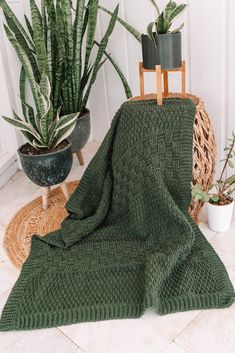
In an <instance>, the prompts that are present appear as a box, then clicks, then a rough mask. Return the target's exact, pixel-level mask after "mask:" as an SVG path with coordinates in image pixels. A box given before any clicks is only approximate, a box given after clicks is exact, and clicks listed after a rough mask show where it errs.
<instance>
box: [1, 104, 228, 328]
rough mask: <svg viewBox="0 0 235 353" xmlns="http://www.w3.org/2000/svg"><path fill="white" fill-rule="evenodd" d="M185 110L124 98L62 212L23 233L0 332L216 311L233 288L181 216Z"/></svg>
mask: <svg viewBox="0 0 235 353" xmlns="http://www.w3.org/2000/svg"><path fill="white" fill-rule="evenodd" d="M194 116H195V106H194V104H193V103H192V101H191V100H186V99H185V100H182V99H166V100H165V102H164V105H163V106H161V107H159V106H157V105H156V102H155V101H133V102H126V103H124V104H123V105H122V106H121V108H120V109H119V111H118V112H117V114H116V116H115V117H114V119H113V121H112V125H111V128H110V130H109V132H108V133H107V135H106V137H105V139H104V141H103V143H102V145H101V147H100V148H99V150H98V152H97V153H96V155H95V157H94V158H93V160H92V161H91V163H90V164H89V166H88V168H87V169H86V171H85V174H84V176H83V178H82V180H81V182H80V184H79V187H78V188H77V189H76V191H75V192H74V194H73V195H72V196H71V198H70V200H69V201H68V203H67V205H66V208H67V210H68V211H69V216H68V217H67V218H66V219H65V220H64V221H63V222H62V225H61V229H59V230H58V231H55V232H52V233H50V234H48V235H47V236H46V237H43V238H40V237H39V236H37V235H35V236H33V238H32V247H31V252H30V255H29V257H28V259H27V260H26V262H25V264H24V266H23V269H22V272H21V275H20V277H19V279H18V281H17V282H16V284H15V286H14V288H13V290H12V292H11V294H10V296H9V298H8V301H7V303H6V305H5V308H4V310H3V313H2V317H1V322H0V329H1V330H21V329H36V328H43V327H44V328H45V327H53V326H59V325H67V324H73V323H76V322H84V321H97V320H107V319H118V318H136V317H139V316H141V315H142V314H143V312H144V311H145V310H146V309H147V308H152V309H154V310H155V311H156V312H157V313H158V314H168V313H172V312H178V311H185V310H194V309H204V308H224V307H228V306H230V305H231V304H232V302H233V301H234V290H233V287H232V285H231V283H230V281H229V278H228V275H227V272H226V270H225V268H224V265H223V264H222V262H221V260H220V259H219V257H218V256H217V254H216V253H215V251H214V250H213V248H212V247H211V246H210V244H209V243H208V242H207V240H206V239H205V238H204V236H203V235H202V233H201V232H200V230H199V229H198V227H197V226H196V225H195V224H194V223H193V222H192V220H191V219H190V217H189V215H188V206H189V203H190V198H191V197H190V182H191V178H192V136H193V122H194Z"/></svg>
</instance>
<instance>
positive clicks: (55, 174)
mask: <svg viewBox="0 0 235 353" xmlns="http://www.w3.org/2000/svg"><path fill="white" fill-rule="evenodd" d="M23 146H24V145H23ZM23 146H21V147H20V148H19V149H18V154H19V157H20V161H21V164H22V168H23V171H24V172H25V174H26V175H27V177H28V178H29V179H30V180H31V181H33V182H34V183H35V184H37V185H39V186H43V187H46V186H52V185H56V184H60V183H62V182H63V181H64V180H65V179H66V178H67V176H68V174H69V172H70V170H71V167H72V162H73V154H72V148H71V143H69V144H68V146H66V147H65V148H64V149H62V150H59V151H56V152H53V153H47V154H37V155H29V154H25V153H22V152H21V148H22V147H23Z"/></svg>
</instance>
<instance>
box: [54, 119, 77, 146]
mask: <svg viewBox="0 0 235 353" xmlns="http://www.w3.org/2000/svg"><path fill="white" fill-rule="evenodd" d="M75 126H76V121H75V122H74V123H73V124H70V125H67V126H65V127H64V128H63V129H60V130H58V131H57V133H56V135H55V137H54V139H53V142H52V144H53V146H55V147H56V146H58V145H59V143H60V142H62V141H64V140H65V139H66V138H67V137H69V136H70V135H71V133H72V132H73V130H74V128H75Z"/></svg>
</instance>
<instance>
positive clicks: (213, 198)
mask: <svg viewBox="0 0 235 353" xmlns="http://www.w3.org/2000/svg"><path fill="white" fill-rule="evenodd" d="M210 199H211V200H212V201H213V202H218V201H219V196H218V195H213V196H211V197H210Z"/></svg>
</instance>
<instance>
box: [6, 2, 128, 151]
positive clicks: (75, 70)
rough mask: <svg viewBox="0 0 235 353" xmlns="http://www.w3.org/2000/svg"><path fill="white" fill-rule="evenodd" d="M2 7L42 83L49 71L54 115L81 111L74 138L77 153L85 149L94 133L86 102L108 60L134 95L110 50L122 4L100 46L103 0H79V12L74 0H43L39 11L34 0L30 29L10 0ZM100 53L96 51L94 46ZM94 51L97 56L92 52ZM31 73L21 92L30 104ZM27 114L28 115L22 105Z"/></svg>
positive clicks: (116, 10)
mask: <svg viewBox="0 0 235 353" xmlns="http://www.w3.org/2000/svg"><path fill="white" fill-rule="evenodd" d="M0 5H1V7H2V9H3V11H4V15H5V18H6V21H7V24H8V27H9V30H10V31H11V32H12V33H13V35H14V36H15V38H16V39H17V40H18V44H19V45H20V47H21V50H23V51H24V54H25V55H26V56H27V58H28V60H29V61H30V64H31V67H32V74H33V76H34V79H35V81H36V82H37V83H39V82H40V78H41V75H42V72H45V73H46V74H47V76H48V78H49V81H50V84H51V91H52V92H51V102H52V107H53V111H54V114H56V112H57V110H58V109H59V107H61V112H60V116H62V115H68V114H72V113H77V115H78V117H77V120H76V126H75V129H74V132H73V134H72V135H71V136H70V141H71V143H72V150H73V152H76V151H79V150H81V149H82V148H83V147H84V145H85V143H86V142H87V140H88V138H89V134H90V112H89V109H88V108H87V102H88V99H89V96H90V92H91V89H92V87H93V84H94V83H95V81H96V78H97V74H98V72H99V70H100V68H101V67H102V65H103V64H104V63H105V61H106V60H109V61H110V62H111V64H112V65H113V67H114V69H115V70H116V72H117V73H118V75H119V77H120V79H121V81H122V83H123V86H124V89H125V93H126V96H127V97H128V98H129V97H131V95H132V94H131V90H130V87H129V85H128V83H127V80H126V78H125V76H124V74H123V73H122V71H121V70H120V68H119V66H118V65H117V63H116V62H115V61H114V59H113V58H112V57H111V55H110V54H108V53H107V52H106V47H107V44H108V41H109V38H110V36H111V34H112V32H113V29H114V26H115V23H116V20H117V15H118V6H117V7H116V8H115V10H114V11H113V12H112V13H111V19H110V21H109V23H108V26H107V29H106V31H105V34H104V36H103V38H102V39H101V41H100V43H98V42H97V41H95V36H96V25H97V16H98V9H99V1H98V0H89V1H86V0H79V1H77V2H76V8H73V4H72V2H71V1H70V0H55V1H53V0H41V8H39V7H38V6H37V4H36V2H35V0H30V8H31V20H30V19H29V18H28V17H27V16H25V21H26V26H27V31H26V30H25V29H24V27H23V26H22V25H21V23H20V21H19V20H18V19H17V18H16V16H15V15H14V13H13V12H12V11H11V9H10V7H9V6H8V4H7V3H6V1H5V0H0ZM95 46H96V47H97V48H98V50H97V52H96V53H95V52H94V47H95ZM92 52H94V53H93V54H92ZM26 77H27V75H26V72H25V70H24V67H23V68H22V71H21V81H20V92H21V97H22V99H23V100H25V84H26ZM22 109H23V111H24V114H27V111H26V108H25V105H24V104H22Z"/></svg>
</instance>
